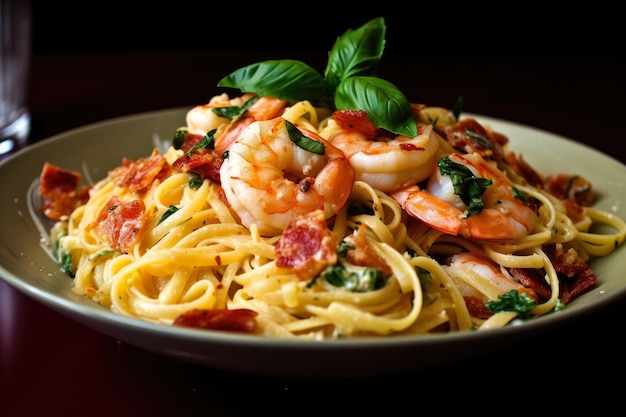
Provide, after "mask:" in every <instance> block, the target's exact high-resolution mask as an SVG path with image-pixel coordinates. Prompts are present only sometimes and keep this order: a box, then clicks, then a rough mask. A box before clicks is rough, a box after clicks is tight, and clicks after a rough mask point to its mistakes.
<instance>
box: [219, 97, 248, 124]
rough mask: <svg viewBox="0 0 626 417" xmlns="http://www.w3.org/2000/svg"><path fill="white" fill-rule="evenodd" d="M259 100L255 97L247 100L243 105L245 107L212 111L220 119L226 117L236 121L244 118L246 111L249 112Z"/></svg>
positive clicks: (228, 107) (220, 108)
mask: <svg viewBox="0 0 626 417" xmlns="http://www.w3.org/2000/svg"><path fill="white" fill-rule="evenodd" d="M258 99H259V96H254V97H252V98H250V99H248V100H246V102H245V103H243V106H226V107H216V108H214V109H212V111H213V114H215V115H217V116H219V117H226V118H227V119H230V120H236V119H238V118H240V117H241V116H243V115H244V114H245V113H246V111H248V109H249V108H250V107H251V106H252V105H253V104H254V103H256V102H257V100H258Z"/></svg>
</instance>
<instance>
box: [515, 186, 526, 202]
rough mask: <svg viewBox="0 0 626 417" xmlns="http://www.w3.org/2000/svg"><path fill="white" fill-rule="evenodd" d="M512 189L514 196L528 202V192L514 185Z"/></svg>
mask: <svg viewBox="0 0 626 417" xmlns="http://www.w3.org/2000/svg"><path fill="white" fill-rule="evenodd" d="M511 191H512V192H513V197H515V198H517V199H518V200H520V201H521V202H523V203H526V202H527V201H528V197H526V194H524V193H523V192H521V191H520V190H518V189H517V188H515V187H512V189H511Z"/></svg>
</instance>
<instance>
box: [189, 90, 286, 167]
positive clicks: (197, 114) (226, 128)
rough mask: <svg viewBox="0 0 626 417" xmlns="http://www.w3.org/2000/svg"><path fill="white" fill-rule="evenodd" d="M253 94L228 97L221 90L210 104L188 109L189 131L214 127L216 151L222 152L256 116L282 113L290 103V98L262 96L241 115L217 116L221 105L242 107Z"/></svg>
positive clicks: (209, 129) (263, 116)
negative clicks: (216, 110) (216, 109)
mask: <svg viewBox="0 0 626 417" xmlns="http://www.w3.org/2000/svg"><path fill="white" fill-rule="evenodd" d="M254 97H255V95H254V94H250V93H247V94H243V95H242V96H240V97H235V98H232V99H229V97H228V95H226V94H225V93H224V94H221V95H219V96H215V97H213V98H212V99H211V100H210V101H209V102H208V103H207V104H203V105H199V106H195V107H194V108H192V109H191V110H189V112H187V117H186V122H187V130H188V131H189V132H190V133H195V134H198V135H205V134H207V132H210V131H211V130H213V129H217V132H215V137H214V138H215V151H216V152H217V154H218V155H221V154H223V153H224V152H225V151H226V150H228V148H230V145H231V144H232V143H233V142H234V141H235V140H236V139H237V137H238V136H239V135H240V134H241V132H242V131H243V130H244V129H245V128H246V127H248V125H249V124H250V123H252V122H254V121H255V120H269V119H272V118H274V117H276V116H279V115H280V114H281V113H282V112H283V111H284V110H285V107H287V104H288V102H287V101H285V100H280V99H278V98H276V97H259V98H258V100H256V101H255V102H254V103H253V104H252V105H251V106H250V107H249V108H248V109H247V110H246V112H245V113H244V114H243V115H242V116H241V117H238V118H236V119H234V120H232V121H231V119H229V118H227V117H221V116H218V115H217V114H216V113H215V112H214V111H213V109H215V108H218V107H242V106H243V105H244V104H245V103H246V102H247V101H248V100H250V99H252V98H254Z"/></svg>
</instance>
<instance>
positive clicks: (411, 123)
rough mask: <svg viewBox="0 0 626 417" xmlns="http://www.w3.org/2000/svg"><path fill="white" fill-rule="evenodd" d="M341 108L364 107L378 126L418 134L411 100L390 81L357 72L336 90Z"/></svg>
mask: <svg viewBox="0 0 626 417" xmlns="http://www.w3.org/2000/svg"><path fill="white" fill-rule="evenodd" d="M335 106H336V107H337V109H338V110H363V111H365V112H366V113H367V116H368V117H369V119H370V120H371V121H372V122H374V124H375V125H376V127H379V128H383V129H387V130H389V131H390V132H393V133H395V134H398V135H405V136H408V137H410V138H414V137H416V136H417V122H416V121H415V115H414V114H413V110H412V109H411V103H410V102H409V100H408V99H407V98H406V97H405V96H404V94H402V92H401V91H400V90H399V89H398V88H397V87H396V86H395V85H393V84H392V83H390V82H389V81H386V80H383V79H381V78H377V77H366V76H355V77H350V78H347V79H345V80H343V81H342V82H341V83H340V84H339V85H338V86H337V90H336V91H335Z"/></svg>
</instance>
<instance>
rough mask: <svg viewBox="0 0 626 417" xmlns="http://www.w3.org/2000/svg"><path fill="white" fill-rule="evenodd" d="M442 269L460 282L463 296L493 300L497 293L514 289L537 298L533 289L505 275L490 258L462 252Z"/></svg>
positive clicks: (534, 298)
mask: <svg viewBox="0 0 626 417" xmlns="http://www.w3.org/2000/svg"><path fill="white" fill-rule="evenodd" d="M444 269H445V270H446V272H447V273H448V274H450V275H451V276H452V277H454V278H456V279H457V281H458V282H459V283H460V284H459V289H460V290H461V293H462V294H463V296H464V297H477V298H480V299H483V300H495V299H497V298H498V296H499V295H501V294H504V293H507V292H509V291H511V290H515V291H518V292H520V293H522V294H526V295H528V296H529V297H530V298H532V299H533V300H535V301H536V300H537V294H536V293H535V291H533V290H532V289H530V288H527V287H525V286H523V285H522V284H520V283H519V282H518V281H515V280H514V279H512V278H510V277H508V276H506V275H505V274H504V273H503V272H502V271H501V270H500V268H499V267H498V265H496V264H495V262H493V261H492V260H491V259H488V258H485V257H482V256H479V255H476V254H473V253H470V252H462V253H459V254H456V255H454V256H452V258H450V262H449V263H448V265H446V266H444ZM461 283H462V284H461ZM483 283H484V284H483Z"/></svg>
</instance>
